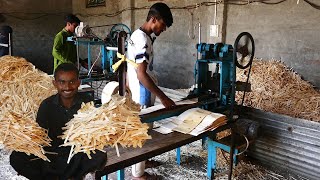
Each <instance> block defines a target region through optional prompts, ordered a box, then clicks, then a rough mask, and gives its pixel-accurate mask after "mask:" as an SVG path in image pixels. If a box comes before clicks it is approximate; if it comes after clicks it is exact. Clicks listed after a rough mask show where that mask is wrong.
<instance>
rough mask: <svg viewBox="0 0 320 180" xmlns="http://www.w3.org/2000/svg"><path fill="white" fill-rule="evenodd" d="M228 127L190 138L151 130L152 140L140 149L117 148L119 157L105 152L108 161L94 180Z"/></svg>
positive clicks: (111, 151)
mask: <svg viewBox="0 0 320 180" xmlns="http://www.w3.org/2000/svg"><path fill="white" fill-rule="evenodd" d="M229 127H230V126H229V125H228V124H227V125H224V126H222V127H219V128H217V129H216V130H214V131H210V132H205V133H202V134H200V135H198V136H192V135H189V134H182V133H179V132H173V133H170V134H160V133H158V132H155V131H153V130H151V131H150V132H149V134H150V135H151V136H152V139H150V140H147V141H146V143H145V144H144V145H143V147H142V148H126V149H124V148H119V152H120V155H121V156H120V157H118V156H117V154H116V150H115V149H114V148H113V149H111V148H109V149H108V150H107V154H108V161H107V165H106V166H105V168H104V169H103V170H102V171H97V172H96V174H95V178H96V179H99V180H100V179H101V177H102V176H104V175H107V174H110V173H112V172H115V171H117V170H120V169H124V168H125V167H128V166H131V165H133V164H136V163H138V162H141V161H144V160H147V159H149V158H152V157H154V156H157V155H160V154H162V153H165V152H168V151H170V150H173V149H176V148H178V147H181V146H183V145H186V144H189V143H192V142H194V141H197V140H199V139H202V138H203V137H207V136H208V135H210V134H215V133H217V132H220V131H222V130H225V129H227V128H229Z"/></svg>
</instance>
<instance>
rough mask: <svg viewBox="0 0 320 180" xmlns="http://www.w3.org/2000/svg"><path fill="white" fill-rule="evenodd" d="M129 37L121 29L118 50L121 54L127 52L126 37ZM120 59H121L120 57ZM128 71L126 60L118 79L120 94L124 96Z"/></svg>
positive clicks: (120, 69)
mask: <svg viewBox="0 0 320 180" xmlns="http://www.w3.org/2000/svg"><path fill="white" fill-rule="evenodd" d="M126 38H127V33H126V32H125V31H121V32H120V33H119V36H118V52H119V53H120V54H125V52H126V51H125V39H126ZM118 60H119V59H118ZM126 71H127V63H126V62H124V63H122V64H121V65H120V67H119V69H118V81H119V95H120V96H124V95H125V93H126Z"/></svg>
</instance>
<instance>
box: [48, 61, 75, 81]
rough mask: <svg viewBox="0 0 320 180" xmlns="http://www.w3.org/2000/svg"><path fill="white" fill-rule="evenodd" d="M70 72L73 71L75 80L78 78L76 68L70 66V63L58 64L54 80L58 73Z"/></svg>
mask: <svg viewBox="0 0 320 180" xmlns="http://www.w3.org/2000/svg"><path fill="white" fill-rule="evenodd" d="M61 71H62V72H70V71H73V72H75V73H76V75H77V78H79V70H78V68H77V67H76V66H75V65H74V64H72V63H62V64H60V65H59V66H58V67H57V68H56V69H55V71H54V79H56V78H57V75H58V73H59V72H61Z"/></svg>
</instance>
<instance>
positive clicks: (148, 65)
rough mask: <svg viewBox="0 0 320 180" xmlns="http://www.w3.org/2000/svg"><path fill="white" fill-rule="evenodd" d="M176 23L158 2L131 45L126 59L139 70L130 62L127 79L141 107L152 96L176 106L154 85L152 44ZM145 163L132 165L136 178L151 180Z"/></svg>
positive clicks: (167, 9)
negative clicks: (155, 38) (156, 37)
mask: <svg viewBox="0 0 320 180" xmlns="http://www.w3.org/2000/svg"><path fill="white" fill-rule="evenodd" d="M172 23H173V18H172V13H171V10H170V8H169V7H168V6H167V5H166V4H164V3H155V4H154V5H152V6H151V7H150V10H149V13H148V16H147V19H146V22H144V23H143V25H142V26H141V27H140V28H139V29H137V30H136V31H134V32H133V33H132V35H131V37H130V40H129V43H128V51H127V57H128V59H131V60H134V61H135V62H136V63H137V64H138V67H137V68H135V67H134V66H133V65H131V64H130V63H128V64H127V65H128V69H127V80H128V85H129V89H130V91H131V93H132V99H133V100H134V101H135V102H137V103H139V104H140V105H141V107H142V108H146V107H150V106H152V105H153V104H152V98H151V94H153V95H154V96H156V97H158V98H159V99H160V101H161V103H162V104H163V105H164V106H165V107H166V108H171V107H173V106H175V103H174V102H173V101H172V100H171V99H170V98H168V97H167V96H166V95H165V94H164V93H163V92H162V91H161V90H160V89H159V87H157V85H156V84H155V82H154V79H155V78H154V76H153V73H152V69H153V68H152V64H153V62H152V61H153V47H152V46H153V41H154V38H152V37H151V34H154V35H155V36H159V35H160V34H161V33H162V32H163V31H165V30H166V29H167V27H170V26H171V25H172ZM144 169H145V162H140V163H137V164H135V165H133V166H132V175H133V177H134V179H147V178H148V179H150V178H151V179H152V177H151V176H150V175H148V174H147V173H145V172H144Z"/></svg>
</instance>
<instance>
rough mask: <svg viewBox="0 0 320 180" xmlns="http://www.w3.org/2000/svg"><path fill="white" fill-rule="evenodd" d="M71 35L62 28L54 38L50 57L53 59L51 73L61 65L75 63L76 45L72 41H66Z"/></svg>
mask: <svg viewBox="0 0 320 180" xmlns="http://www.w3.org/2000/svg"><path fill="white" fill-rule="evenodd" d="M72 35H73V34H72V33H71V32H68V31H67V30H66V29H64V28H63V29H62V30H61V31H60V32H59V33H58V34H57V35H56V37H55V38H54V43H53V48H52V55H53V57H54V64H53V71H54V70H55V69H56V68H57V67H58V65H60V64H62V63H74V64H75V63H76V61H77V49H76V45H75V44H74V42H72V41H67V37H70V36H72Z"/></svg>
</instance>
